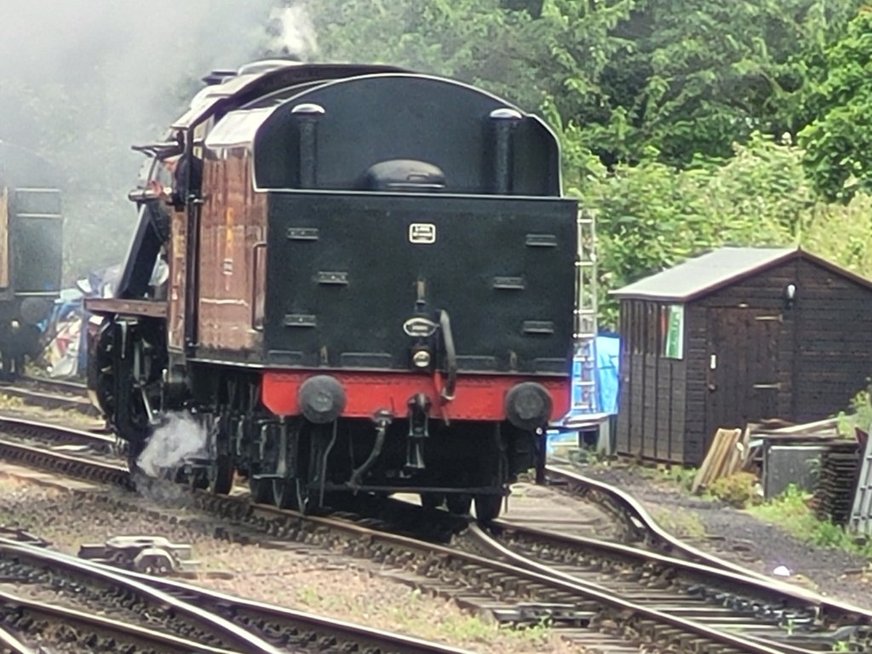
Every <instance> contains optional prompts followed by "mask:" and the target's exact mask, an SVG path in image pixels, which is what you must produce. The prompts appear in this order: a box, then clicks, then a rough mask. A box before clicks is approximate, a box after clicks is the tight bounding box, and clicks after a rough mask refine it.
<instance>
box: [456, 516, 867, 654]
mask: <svg viewBox="0 0 872 654" xmlns="http://www.w3.org/2000/svg"><path fill="white" fill-rule="evenodd" d="M492 528H493V529H494V531H496V532H497V534H498V536H497V537H496V538H495V537H493V536H491V535H490V534H485V533H484V532H482V531H481V530H480V529H479V528H478V527H473V533H475V535H476V538H477V539H478V540H479V542H481V543H482V544H483V545H484V546H486V547H488V548H489V549H490V550H491V551H493V552H494V553H496V554H498V555H504V554H505V555H506V556H507V557H508V556H511V559H512V560H513V561H514V562H515V563H517V564H518V565H521V566H522V567H527V568H529V569H534V570H538V571H540V572H543V573H544V574H553V575H554V576H556V577H557V578H560V579H566V580H569V581H574V582H576V583H580V584H582V585H585V586H588V587H591V588H596V589H599V590H604V591H608V590H609V587H608V585H602V584H599V583H597V582H595V581H590V580H589V579H585V578H583V577H581V576H579V575H577V574H573V573H572V572H566V571H562V572H561V571H557V570H554V568H553V565H549V564H548V559H549V558H555V559H559V561H560V563H561V565H564V564H565V565H572V562H571V561H567V557H566V556H563V555H562V552H561V550H562V549H568V550H571V551H572V553H573V554H577V555H579V556H582V555H586V556H588V555H593V556H596V557H601V558H603V559H607V560H609V561H611V562H613V563H614V564H615V565H616V566H622V565H623V566H630V567H632V568H633V569H634V570H639V571H643V570H644V571H646V572H653V573H654V576H655V577H656V578H657V579H662V578H663V572H665V571H669V572H677V573H679V575H681V576H674V575H668V578H669V580H670V581H671V582H675V581H681V582H683V585H684V586H685V587H688V588H697V589H698V586H699V585H700V584H704V585H706V586H708V587H709V588H711V589H712V590H714V591H716V592H717V593H718V594H719V595H723V594H724V593H730V594H731V595H733V597H734V599H735V600H736V603H737V604H741V605H743V608H744V609H745V611H744V613H743V612H742V611H738V613H743V615H747V613H748V612H749V609H754V610H753V611H750V612H752V613H754V614H755V615H756V616H758V618H759V617H763V618H764V619H767V618H768V619H771V618H773V617H781V618H784V620H783V622H785V623H787V622H789V621H790V620H791V619H792V617H793V616H790V615H788V614H789V612H790V611H796V612H803V613H805V614H806V615H807V616H809V617H812V616H813V617H814V618H818V617H819V615H818V608H819V607H818V605H817V603H816V602H814V601H813V600H811V601H804V600H798V599H797V598H796V597H794V596H793V595H787V596H785V595H784V594H783V593H782V592H781V591H780V589H778V588H773V587H772V586H771V585H768V584H765V583H763V582H762V580H760V579H757V578H756V577H748V576H743V575H739V574H736V573H734V572H731V571H729V570H724V569H721V568H713V567H710V566H706V565H703V564H700V563H696V562H693V561H688V560H686V559H678V558H674V557H669V556H666V555H664V554H660V553H658V552H652V551H651V550H645V549H640V548H636V547H631V546H629V545H624V544H622V543H614V542H609V541H601V540H597V539H593V538H587V537H583V536H572V535H568V534H560V533H557V532H551V531H548V530H544V529H537V528H535V527H527V526H523V527H522V526H518V525H514V524H512V523H511V522H508V521H497V522H495V523H493V525H492ZM518 536H520V537H521V538H522V539H528V540H533V541H534V542H535V543H537V544H542V545H545V546H547V547H549V549H548V553H549V554H550V555H551V557H548V556H543V557H542V558H544V559H545V561H546V562H545V563H544V564H543V563H539V562H538V561H537V560H536V556H535V555H534V556H533V557H530V556H528V555H526V554H518V553H517V552H516V551H515V549H514V548H513V547H512V546H511V545H509V546H505V545H502V544H501V543H500V541H499V540H497V538H501V539H502V538H506V537H508V538H509V539H512V538H513V537H514V538H515V541H516V542H517V537H518ZM522 548H523V544H522ZM552 548H553V549H552ZM508 553H511V554H508ZM652 568H653V570H652ZM549 571H550V572H549ZM622 581H623V579H622ZM643 590H645V588H644V586H643V584H642V583H641V582H640V591H643ZM675 599H676V600H680V599H692V598H691V597H690V596H682V595H681V594H680V593H678V592H676V597H675ZM725 599H726V598H724V597H721V599H720V601H721V602H722V603H723V602H724V600H725ZM751 602H753V604H750V606H749V603H751ZM709 604H710V605H712V606H714V604H713V603H711V602H710V603H709ZM665 612H667V613H668V612H669V611H668V609H666V610H665ZM761 614H762V615H761ZM838 626H842V625H838ZM851 626H854V625H851ZM785 635H786V636H787V638H788V639H789V638H790V637H791V636H790V635H788V634H785ZM825 636H826V634H815V633H809V632H799V634H797V636H796V637H798V638H801V639H803V640H809V639H811V640H822V638H823V637H825ZM748 637H749V638H755V639H758V640H765V641H766V642H770V643H772V644H776V645H777V647H779V648H780V649H782V650H783V651H785V652H789V653H792V654H807V653H808V652H810V651H811V650H808V649H806V648H804V647H801V646H798V645H793V644H791V643H789V642H785V641H782V640H777V639H776V640H772V639H766V638H762V637H759V636H754V635H749V636H748Z"/></svg>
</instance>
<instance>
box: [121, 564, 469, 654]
mask: <svg viewBox="0 0 872 654" xmlns="http://www.w3.org/2000/svg"><path fill="white" fill-rule="evenodd" d="M121 574H123V575H125V576H128V577H130V578H132V579H136V580H138V581H140V582H142V583H144V584H148V585H151V586H154V587H155V588H158V589H160V590H161V591H163V592H165V593H169V594H171V595H173V596H179V597H182V598H185V600H186V601H191V600H190V599H188V598H192V599H193V600H195V601H197V602H198V603H204V605H209V606H212V607H214V609H215V610H216V612H221V613H225V614H228V615H230V616H236V617H239V618H241V617H242V616H243V615H246V616H250V617H251V618H253V619H255V620H262V621H264V622H265V623H271V624H270V628H271V629H274V628H275V626H274V625H275V624H278V625H280V626H282V627H284V628H287V629H292V630H297V629H300V630H307V631H314V632H316V633H318V634H324V635H328V636H331V637H333V638H338V639H339V640H341V641H343V643H344V642H346V641H347V642H350V643H353V644H354V645H356V646H357V649H354V650H350V649H349V651H369V649H370V648H373V647H375V648H377V649H378V650H379V651H390V652H395V653H397V654H400V653H401V654H468V652H467V650H462V649H458V648H455V647H450V646H448V645H443V644H441V643H434V642H430V641H426V640H423V639H420V638H412V637H410V636H405V635H403V634H396V633H392V632H389V631H384V630H381V629H373V628H370V627H365V626H362V625H357V624H354V623H351V622H346V621H344V620H338V619H333V618H326V617H323V616H319V615H314V614H312V613H307V612H304V611H297V610H294V609H289V608H286V607H282V606H277V605H275V604H269V603H265V602H258V601H255V600H251V599H247V598H242V597H237V596H234V595H228V594H227V593H222V592H219V591H216V590H211V589H208V588H203V587H200V586H192V585H191V584H186V583H184V582H181V581H177V580H175V579H168V578H166V577H150V576H148V575H144V574H141V573H138V572H134V571H127V570H124V571H121Z"/></svg>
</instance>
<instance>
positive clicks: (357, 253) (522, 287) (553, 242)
mask: <svg viewBox="0 0 872 654" xmlns="http://www.w3.org/2000/svg"><path fill="white" fill-rule="evenodd" d="M268 207H269V208H268V211H269V240H268V247H267V286H266V288H267V291H266V292H267V297H266V323H265V326H264V336H265V338H264V343H265V349H266V360H267V362H269V363H270V364H273V365H281V366H289V367H319V366H321V367H329V368H336V369H369V370H384V369H390V370H408V369H409V368H410V366H411V363H410V356H411V354H410V348H411V347H412V346H413V345H414V344H415V343H416V339H415V338H414V337H410V336H408V335H407V334H406V333H405V332H404V329H403V324H404V322H405V321H407V320H408V319H410V318H412V317H414V316H415V315H423V316H426V317H428V318H430V319H432V320H433V321H435V322H438V320H439V312H440V311H442V310H444V311H447V312H448V314H449V316H450V321H451V331H452V334H453V340H454V343H455V345H456V349H457V357H458V368H459V369H460V370H462V371H467V372H483V373H501V372H522V373H528V374H537V373H538V374H550V375H554V374H568V373H569V353H570V348H571V343H572V311H573V295H574V265H573V264H574V261H575V256H576V235H575V234H576V232H575V213H576V203H575V202H574V201H572V200H563V199H556V198H555V199H534V198H511V199H509V198H492V197H447V196H436V195H426V196H425V195H414V196H408V195H406V196H403V195H392V194H364V193H357V194H341V193H299V192H270V193H269V194H268ZM413 225H422V226H425V227H421V228H416V227H413ZM427 226H429V227H427ZM431 229H432V231H433V234H432V235H433V242H420V243H413V242H411V241H410V239H411V238H412V237H411V236H410V234H411V233H412V232H413V231H415V230H423V231H424V232H425V233H426V232H429V231H430V230H431ZM414 238H418V237H417V236H416V237H414ZM428 238H429V236H427V235H426V234H425V236H424V237H423V238H422V239H421V240H423V241H426V240H427V239H428ZM419 300H423V302H419ZM438 338H439V336H438V334H437V335H436V336H435V337H434V339H438ZM424 341H426V339H424ZM431 342H432V343H435V344H436V345H439V343H438V342H436V340H434V341H431Z"/></svg>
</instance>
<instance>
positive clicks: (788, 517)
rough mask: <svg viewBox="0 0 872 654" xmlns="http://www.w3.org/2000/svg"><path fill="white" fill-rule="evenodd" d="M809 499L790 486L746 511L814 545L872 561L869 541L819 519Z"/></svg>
mask: <svg viewBox="0 0 872 654" xmlns="http://www.w3.org/2000/svg"><path fill="white" fill-rule="evenodd" d="M809 499H810V496H809V495H808V494H806V493H803V492H802V491H800V490H799V489H798V488H797V487H796V486H793V485H791V486H788V488H787V490H786V491H785V492H784V493H783V494H782V495H780V496H779V497H776V498H774V499H772V500H770V501H768V502H766V503H765V504H761V505H759V506H755V507H751V508H750V509H749V512H750V513H751V514H752V515H754V516H756V517H758V518H760V519H761V520H766V521H767V522H771V523H773V524H775V525H778V526H779V527H781V528H783V529H784V530H785V531H787V532H789V533H791V534H793V535H794V536H796V537H797V538H800V539H802V540H804V541H807V542H810V543H813V544H814V545H818V546H820V547H829V548H834V549H841V550H844V551H847V552H851V553H853V554H860V555H862V556H865V557H867V558H870V559H872V542H868V541H865V542H864V541H862V540H859V539H858V538H857V537H856V536H855V535H853V534H851V533H849V532H848V531H846V530H845V529H844V528H842V527H840V526H839V525H835V524H833V523H832V522H829V521H822V520H818V519H817V517H816V516H815V515H814V512H813V511H812V510H811V508H809V504H808V503H809Z"/></svg>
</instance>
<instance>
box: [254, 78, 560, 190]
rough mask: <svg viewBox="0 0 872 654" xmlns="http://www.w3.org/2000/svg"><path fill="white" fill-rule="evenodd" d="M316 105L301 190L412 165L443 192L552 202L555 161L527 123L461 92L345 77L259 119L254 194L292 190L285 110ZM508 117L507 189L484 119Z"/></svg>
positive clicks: (426, 83) (490, 124)
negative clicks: (309, 173)
mask: <svg viewBox="0 0 872 654" xmlns="http://www.w3.org/2000/svg"><path fill="white" fill-rule="evenodd" d="M302 105H317V106H318V107H321V108H322V109H323V110H324V113H323V114H321V115H319V117H318V118H317V126H316V128H315V129H316V132H317V134H316V136H315V137H314V138H315V151H316V153H315V154H314V159H315V161H316V164H315V166H316V169H315V171H314V175H313V177H314V179H313V181H312V185H311V188H316V189H331V190H346V189H363V188H365V186H364V184H365V178H366V173H367V171H368V170H369V169H370V167H371V166H373V165H375V164H378V163H380V162H385V161H391V160H419V161H422V162H425V163H427V164H431V165H433V166H436V167H438V168H439V169H440V170H441V171H442V172H443V173H444V175H445V185H444V192H446V193H464V194H486V193H494V194H496V193H502V194H507V195H531V196H540V195H548V196H559V195H560V172H559V171H560V153H559V149H558V145H557V142H556V140H555V138H554V135H553V134H552V133H551V132H550V131H549V130H548V128H547V127H546V126H545V124H544V123H542V121H541V120H539V119H538V118H536V117H535V116H530V115H523V114H521V113H520V112H517V111H516V110H515V109H514V107H512V106H511V105H509V104H508V103H506V102H505V101H504V100H501V99H499V98H497V97H496V96H493V95H490V94H488V93H485V92H483V91H481V90H479V89H476V88H474V87H471V86H467V85H465V84H461V83H458V82H454V81H451V80H444V79H439V78H434V77H428V76H423V75H412V74H382V75H370V76H363V77H354V78H350V79H345V80H339V81H334V82H329V83H326V84H323V85H320V86H316V87H314V88H307V89H305V90H304V91H302V92H300V93H299V94H297V95H295V96H293V97H292V98H290V99H289V100H287V101H286V102H284V103H283V104H282V105H280V106H278V107H276V109H275V111H274V112H273V113H272V114H271V115H270V116H269V117H268V118H267V119H266V120H265V122H264V123H263V125H262V126H260V128H259V129H258V131H257V136H256V137H255V143H254V153H255V176H256V181H257V184H258V186H259V187H261V188H269V189H273V188H276V189H279V188H281V189H287V188H298V187H300V186H301V184H300V178H301V171H300V159H301V156H300V149H301V127H300V123H299V117H298V115H296V114H294V110H295V108H298V107H300V106H302ZM499 110H504V111H511V112H516V113H515V115H516V117H517V120H516V121H515V122H514V123H513V126H512V127H511V128H510V130H511V137H510V145H509V148H508V152H507V155H506V156H507V164H506V165H507V173H508V179H509V180H510V181H509V182H508V187H507V188H505V189H503V190H500V189H499V184H498V180H497V176H498V173H497V167H498V164H497V159H498V157H499V153H498V146H497V136H496V130H497V128H498V123H499V122H500V121H499V119H497V120H495V119H493V118H491V112H493V111H499Z"/></svg>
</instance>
